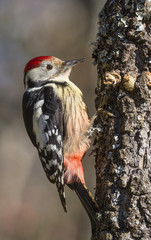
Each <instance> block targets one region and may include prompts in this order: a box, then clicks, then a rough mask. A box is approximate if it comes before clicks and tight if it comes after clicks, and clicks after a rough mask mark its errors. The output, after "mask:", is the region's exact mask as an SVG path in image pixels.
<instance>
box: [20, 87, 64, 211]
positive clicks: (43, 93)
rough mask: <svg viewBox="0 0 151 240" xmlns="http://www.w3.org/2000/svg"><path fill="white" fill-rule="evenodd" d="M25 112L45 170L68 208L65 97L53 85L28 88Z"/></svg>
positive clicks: (27, 124) (31, 137)
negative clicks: (65, 182) (65, 179)
mask: <svg viewBox="0 0 151 240" xmlns="http://www.w3.org/2000/svg"><path fill="white" fill-rule="evenodd" d="M23 116H24V122H25V126H26V129H27V132H28V134H29V137H30V139H31V141H32V143H33V144H34V146H35V147H36V148H37V150H38V153H39V157H40V160H41V163H42V166H43V168H44V170H45V173H46V175H47V177H48V179H49V181H50V182H52V183H56V185H57V189H58V192H59V196H60V199H61V202H62V205H63V207H64V210H65V211H67V209H66V200H65V191H64V156H63V130H64V125H63V124H64V120H63V118H64V116H63V109H62V104H61V101H60V99H59V98H58V97H57V96H56V94H55V93H54V90H53V88H52V87H43V88H39V89H37V90H36V89H35V90H27V91H26V92H25V93H24V97H23Z"/></svg>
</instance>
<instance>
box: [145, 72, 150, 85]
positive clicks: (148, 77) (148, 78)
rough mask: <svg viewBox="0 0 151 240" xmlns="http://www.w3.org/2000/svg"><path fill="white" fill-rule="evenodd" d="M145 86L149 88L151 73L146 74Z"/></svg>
mask: <svg viewBox="0 0 151 240" xmlns="http://www.w3.org/2000/svg"><path fill="white" fill-rule="evenodd" d="M146 78H147V86H148V87H150V88H151V72H146Z"/></svg>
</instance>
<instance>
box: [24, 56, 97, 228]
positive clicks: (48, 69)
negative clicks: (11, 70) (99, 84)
mask: <svg viewBox="0 0 151 240" xmlns="http://www.w3.org/2000/svg"><path fill="white" fill-rule="evenodd" d="M83 61H84V58H81V59H74V60H67V61H62V60H60V59H58V58H56V57H52V56H40V57H36V58H34V59H32V60H30V61H29V62H28V63H27V64H26V66H25V69H24V87H25V92H24V95H23V101H22V106H23V118H24V123H25V127H26V130H27V133H28V135H29V137H30V139H31V141H32V143H33V145H34V146H35V147H36V148H37V150H38V154H39V158H40V161H41V163H42V166H43V169H44V171H45V173H46V176H47V178H48V179H49V181H50V182H51V183H55V184H56V186H57V189H58V192H59V196H60V200H61V203H62V205H63V208H64V210H65V212H66V211H67V207H66V198H65V184H66V185H67V186H68V187H70V188H71V189H72V190H75V192H76V193H77V195H78V197H79V199H80V200H81V202H82V204H83V206H84V207H85V210H86V211H87V214H88V216H89V218H90V221H91V223H92V224H93V225H94V223H95V221H96V213H97V212H98V206H97V204H96V202H95V200H94V198H93V197H92V195H91V193H90V192H89V190H88V189H87V187H86V185H85V180H84V172H83V167H82V162H81V160H82V158H83V156H84V154H85V152H86V151H87V149H88V148H89V147H90V140H89V138H88V136H87V132H88V130H89V128H90V120H89V118H88V114H87V108H86V105H85V103H84V101H83V96H82V92H81V91H80V89H79V88H78V87H77V86H76V85H75V84H74V83H73V82H71V81H70V80H69V75H70V72H71V70H72V68H73V67H74V66H75V65H77V64H78V63H81V62H83Z"/></svg>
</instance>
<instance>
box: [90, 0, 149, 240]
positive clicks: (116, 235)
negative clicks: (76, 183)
mask: <svg viewBox="0 0 151 240" xmlns="http://www.w3.org/2000/svg"><path fill="white" fill-rule="evenodd" d="M93 58H94V62H95V63H96V64H97V69H98V82H97V87H96V95H97V97H96V108H97V109H98V108H99V111H98V116H97V118H96V120H95V126H94V129H95V133H96V135H95V142H94V146H95V150H96V175H97V185H96V200H97V202H98V204H99V206H100V209H101V210H100V225H99V229H98V231H97V232H95V233H94V235H93V236H92V239H93V240H94V239H98V240H100V239H101V240H116V239H117V240H132V239H141V240H149V239H151V168H150V167H151V72H150V71H151V1H150V0H148V1H147V0H146V1H145V0H131V1H130V0H114V1H113V0H108V1H107V3H106V4H105V6H104V8H103V10H102V11H101V12H100V14H99V29H98V35H97V41H96V43H95V47H94V50H93Z"/></svg>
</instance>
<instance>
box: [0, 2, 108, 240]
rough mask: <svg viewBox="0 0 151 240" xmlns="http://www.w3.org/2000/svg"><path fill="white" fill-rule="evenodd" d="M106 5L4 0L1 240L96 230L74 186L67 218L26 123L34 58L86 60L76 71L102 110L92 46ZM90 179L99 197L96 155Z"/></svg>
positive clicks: (79, 238) (78, 237) (80, 237)
mask: <svg viewBox="0 0 151 240" xmlns="http://www.w3.org/2000/svg"><path fill="white" fill-rule="evenodd" d="M104 2H105V1H104V0H95V1H94V0H43V1H41V0H30V1H29V0H27V1H23V0H13V1H9V0H0V109H1V111H0V115H1V116H0V240H27V239H28V240H29V239H30V240H32V239H34V240H35V239H36V240H50V239H52V240H59V239H62V240H64V239H66V240H71V239H72V240H84V239H89V238H90V234H91V230H90V223H89V220H88V217H87V215H86V213H85V211H84V210H83V207H82V205H81V203H80V202H79V200H78V199H77V196H76V195H75V193H74V192H72V191H71V190H69V189H68V188H67V187H66V197H67V204H68V213H67V214H66V213H64V211H63V208H62V206H61V203H60V200H59V197H58V193H57V190H56V187H55V185H53V184H51V183H49V182H48V180H47V178H46V176H45V173H44V171H43V169H42V166H41V163H40V160H39V158H38V154H37V151H36V149H34V147H33V146H32V144H31V142H30V140H29V138H28V136H27V133H26V131H25V127H24V124H23V119H22V109H21V102H22V95H23V92H24V89H23V69H24V66H25V64H26V63H27V62H28V61H29V60H30V59H31V58H33V57H36V56H40V55H52V56H56V57H58V58H61V59H64V60H66V59H74V58H81V57H86V61H85V62H84V63H82V64H80V65H78V67H77V68H74V70H73V72H72V74H71V80H72V81H73V82H75V83H76V85H77V86H78V87H79V88H80V89H81V90H82V91H83V94H84V99H85V102H86V103H87V106H88V109H89V115H90V116H92V115H93V113H94V112H95V108H94V99H95V94H94V91H95V86H96V79H97V73H96V67H95V66H93V64H92V57H91V54H92V49H93V47H92V46H91V44H90V43H89V42H93V41H95V39H96V33H97V20H98V19H97V17H98V13H99V11H100V10H101V8H102V7H103V5H104ZM83 164H84V169H85V179H86V183H87V185H88V187H89V189H90V190H91V191H92V193H93V194H94V188H95V170H94V157H92V158H89V156H88V154H87V155H86V157H85V159H84V161H83Z"/></svg>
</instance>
